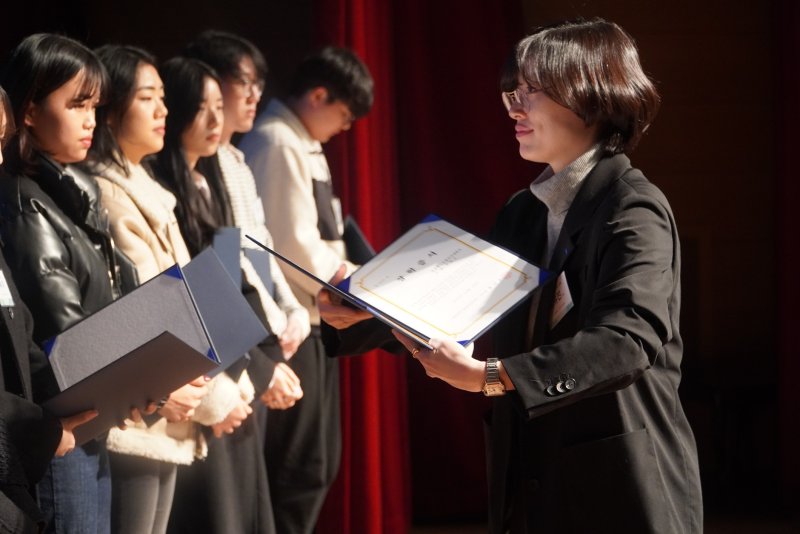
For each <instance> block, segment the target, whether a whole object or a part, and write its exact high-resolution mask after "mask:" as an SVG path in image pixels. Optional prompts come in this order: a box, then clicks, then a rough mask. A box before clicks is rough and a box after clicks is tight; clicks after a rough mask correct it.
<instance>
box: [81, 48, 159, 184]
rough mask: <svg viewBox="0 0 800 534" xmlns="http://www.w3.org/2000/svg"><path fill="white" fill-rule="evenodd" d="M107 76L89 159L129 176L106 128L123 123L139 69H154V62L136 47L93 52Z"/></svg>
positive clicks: (112, 136) (101, 49)
mask: <svg viewBox="0 0 800 534" xmlns="http://www.w3.org/2000/svg"><path fill="white" fill-rule="evenodd" d="M95 53H96V54H97V57H98V58H100V61H101V62H102V63H103V65H104V66H105V68H106V72H107V73H108V82H109V90H108V94H107V97H106V99H105V102H104V103H103V105H102V106H100V107H98V108H97V117H96V118H97V126H96V127H95V130H94V139H93V140H92V147H91V148H90V149H89V159H91V160H92V161H94V162H97V163H104V164H112V165H116V166H117V167H119V168H120V169H121V170H122V171H123V172H124V173H125V174H128V165H127V164H126V162H125V156H124V155H123V154H122V150H121V149H120V148H119V144H118V143H117V139H116V136H115V135H114V132H113V131H112V129H111V125H110V124H109V121H110V120H113V121H114V123H115V124H117V125H119V124H121V123H122V117H123V116H124V115H125V112H127V111H128V108H129V107H130V105H131V101H132V100H133V97H134V95H135V93H136V74H137V72H138V70H139V66H140V65H143V64H144V65H152V66H153V67H156V59H155V57H153V56H152V55H151V54H150V53H149V52H146V51H145V50H142V49H141V48H136V47H135V46H120V45H105V46H101V47H100V48H98V49H97V50H95Z"/></svg>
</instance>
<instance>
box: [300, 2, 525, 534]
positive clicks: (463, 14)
mask: <svg viewBox="0 0 800 534" xmlns="http://www.w3.org/2000/svg"><path fill="white" fill-rule="evenodd" d="M313 16H314V21H315V40H316V41H317V42H318V43H319V44H327V43H333V44H339V45H344V46H348V47H350V48H352V49H354V50H355V51H356V52H357V53H358V54H359V55H360V56H361V57H362V58H364V60H365V62H366V64H367V65H368V66H369V68H370V70H371V72H372V74H373V77H374V78H375V105H374V108H373V110H372V112H371V113H370V114H369V115H368V116H367V117H366V118H365V119H363V120H360V121H357V122H356V124H355V125H354V128H353V132H351V133H350V134H349V135H341V136H338V137H336V138H334V139H333V140H332V141H331V142H330V143H329V144H328V145H327V146H326V153H327V155H328V157H329V159H330V161H331V167H332V172H333V175H334V181H335V182H336V185H337V188H338V191H339V193H340V195H341V196H342V201H343V205H344V208H345V212H348V213H352V214H354V215H355V217H356V219H357V220H358V221H359V223H360V224H361V226H362V228H363V229H364V231H365V233H366V235H367V236H368V238H370V239H371V240H372V242H373V243H374V244H375V245H376V248H378V249H380V248H382V247H383V246H385V245H387V244H388V243H389V242H391V241H392V240H393V239H394V238H396V237H397V236H398V235H399V234H400V232H401V231H402V230H405V229H407V228H408V227H410V226H411V225H413V224H414V223H415V222H417V221H418V220H419V219H421V218H422V216H423V215H425V214H427V213H431V212H433V213H438V214H439V215H442V216H444V217H446V218H448V219H449V220H451V221H453V222H454V223H456V224H459V225H462V226H464V227H465V228H467V229H470V230H472V231H475V232H477V233H481V234H483V233H485V232H486V231H487V230H488V229H489V227H490V226H491V223H492V221H493V220H494V216H495V213H496V212H497V210H498V209H499V208H500V207H501V206H502V204H503V203H504V202H505V201H506V199H507V198H508V197H509V196H510V195H511V194H512V193H513V192H514V191H516V190H518V189H520V188H522V187H525V186H526V185H527V184H528V183H529V182H530V179H531V177H532V176H534V175H535V173H536V172H537V169H536V168H535V167H534V166H532V165H530V164H525V163H524V162H522V160H521V159H520V158H519V155H518V152H517V150H518V148H517V143H516V141H515V138H514V129H513V122H512V121H511V120H510V119H509V118H508V116H507V115H506V113H505V111H504V110H503V107H502V104H501V102H500V95H499V89H498V74H499V71H500V68H501V66H502V63H503V61H504V59H505V57H506V55H507V54H508V52H509V51H510V49H511V46H512V44H513V43H514V42H515V41H516V40H518V39H519V38H520V37H521V36H522V33H523V30H522V13H521V7H520V3H519V2H518V1H517V0H501V1H497V2H476V3H469V4H465V3H463V2H453V1H437V2H430V1H425V0H404V1H397V2H391V1H389V0H316V2H315V6H314V13H313ZM487 346H488V345H487V344H483V345H481V346H480V347H479V348H478V349H477V350H478V351H480V354H481V355H483V356H486V354H487V352H486V350H487V349H486V347H487ZM406 362H407V366H408V370H409V375H408V380H409V395H408V398H409V401H408V402H409V403H410V413H409V412H408V410H409V408H407V401H406ZM342 363H343V365H342V414H343V438H344V453H343V458H342V468H341V471H340V475H339V479H338V481H337V483H336V484H335V486H334V487H333V488H332V490H331V493H330V495H329V497H328V501H327V502H326V506H325V509H324V510H323V513H322V516H321V518H320V522H319V531H320V532H398V533H399V532H407V530H408V527H409V523H410V515H409V514H410V511H411V505H410V493H413V495H414V513H415V516H416V517H419V518H421V519H434V520H435V519H440V520H444V519H447V520H453V519H454V518H471V517H478V518H484V517H485V513H486V512H485V510H486V499H485V492H486V489H485V465H484V448H483V436H482V429H481V415H482V413H483V411H484V410H485V409H486V407H487V404H486V402H485V399H483V398H482V397H481V396H480V395H475V394H467V393H463V392H459V391H456V390H454V389H452V388H450V387H449V386H446V385H445V384H443V383H442V382H439V381H434V380H431V379H429V378H427V377H426V376H425V375H424V372H423V371H422V370H421V367H420V366H419V365H418V364H417V363H416V362H414V361H413V360H411V359H409V358H404V357H392V356H389V355H386V354H378V353H376V354H370V355H368V356H366V357H363V358H362V357H358V358H351V359H348V360H344V361H343V362H342ZM409 417H410V419H409ZM409 427H410V428H409ZM409 447H410V448H411V451H412V459H413V460H412V467H413V471H411V472H412V473H413V476H410V471H409V459H408V456H409ZM411 479H413V488H412V489H411V491H410V490H409V488H410V484H411V482H410V480H411Z"/></svg>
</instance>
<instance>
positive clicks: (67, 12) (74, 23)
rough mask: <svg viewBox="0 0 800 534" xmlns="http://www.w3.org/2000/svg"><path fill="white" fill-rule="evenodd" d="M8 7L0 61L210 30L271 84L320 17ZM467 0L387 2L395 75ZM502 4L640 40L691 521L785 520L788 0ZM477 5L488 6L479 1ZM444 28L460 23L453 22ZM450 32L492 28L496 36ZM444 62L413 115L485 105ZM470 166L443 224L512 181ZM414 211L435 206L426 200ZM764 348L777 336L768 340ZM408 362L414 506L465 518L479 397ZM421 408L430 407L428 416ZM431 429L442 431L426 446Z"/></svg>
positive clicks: (215, 8) (179, 39)
mask: <svg viewBox="0 0 800 534" xmlns="http://www.w3.org/2000/svg"><path fill="white" fill-rule="evenodd" d="M9 4H10V2H4V3H3V6H2V8H0V21H2V24H1V25H0V26H2V30H0V31H1V32H2V33H0V56H2V57H5V56H6V55H7V53H8V51H9V50H10V49H11V48H12V47H13V46H14V45H15V44H16V43H17V42H18V41H19V40H20V39H21V38H22V37H24V36H25V35H27V34H29V33H33V32H36V31H60V32H63V33H66V34H68V35H70V36H73V37H76V38H78V39H80V40H82V41H84V42H85V43H87V44H88V45H89V46H97V45H100V44H104V43H110V42H118V43H128V44H137V45H140V46H143V47H145V48H148V49H149V50H151V51H152V52H154V53H155V54H157V55H158V56H159V57H160V58H162V59H166V58H168V57H170V56H171V55H173V54H175V53H176V52H177V51H178V50H179V48H180V46H181V45H182V44H183V43H185V42H186V41H187V40H188V39H189V38H191V37H192V36H194V35H195V34H196V33H197V32H199V31H200V30H202V29H206V28H209V27H213V28H219V29H227V30H231V31H235V32H237V33H239V34H241V35H243V36H245V37H247V38H249V39H251V40H252V41H253V42H254V43H256V44H257V45H258V46H260V47H261V49H262V50H263V51H264V52H265V54H266V56H267V59H268V61H269V63H270V67H271V70H272V74H273V76H274V79H273V82H274V84H273V87H276V86H277V84H278V83H279V82H280V80H282V79H285V77H286V75H287V74H288V73H289V72H290V71H291V68H292V66H293V65H294V64H295V63H296V62H297V61H298V60H299V58H300V57H302V55H303V54H304V53H305V52H306V51H307V50H308V49H309V48H310V47H311V46H312V43H314V41H315V36H314V35H312V27H313V26H314V24H315V23H316V24H320V21H316V22H315V21H314V14H315V11H314V6H315V2H314V1H312V0H284V1H277V0H273V1H262V2H259V3H253V2H249V1H246V0H225V1H224V2H223V1H220V0H217V1H215V2H212V1H210V0H197V1H193V2H188V1H185V0H181V1H168V2H166V1H165V2H156V1H153V0H141V1H138V2H109V1H100V0H87V1H82V2H79V1H74V0H73V1H61V2H45V1H42V0H33V1H28V2H14V5H13V6H10V5H9ZM410 4H419V3H415V2H411V3H410ZM468 4H469V3H468V2H455V1H447V2H434V3H431V4H430V7H424V8H421V9H418V11H415V12H413V13H411V12H409V11H407V9H410V8H408V7H406V6H405V4H404V3H402V2H396V3H395V4H394V11H395V14H394V16H395V18H396V23H397V28H396V30H398V34H397V35H395V37H394V38H395V42H396V47H397V48H398V50H399V51H398V52H397V59H398V73H399V74H402V75H403V76H405V77H408V76H414V69H413V68H412V67H409V65H413V62H411V61H410V60H409V58H408V57H404V56H403V53H402V49H403V48H402V47H403V46H404V44H407V42H408V40H412V41H413V40H417V39H422V38H426V39H430V40H431V41H430V42H429V43H428V42H426V44H429V45H430V46H431V47H436V49H437V50H439V51H448V53H449V54H453V53H457V50H458V49H459V46H457V45H458V42H456V43H455V44H454V43H453V42H452V41H447V40H446V37H447V36H448V35H450V36H452V35H453V34H454V32H453V31H452V28H451V29H450V31H444V30H443V31H442V32H441V34H442V36H441V41H438V42H437V41H436V39H433V38H431V37H430V36H431V35H432V34H435V33H436V31H435V28H433V29H431V28H426V25H428V26H430V25H431V24H432V23H431V22H430V21H433V20H435V21H437V22H436V23H437V24H441V25H442V27H444V26H446V25H447V22H446V21H447V20H448V18H447V11H448V10H452V13H457V12H458V11H459V10H464V9H467V8H468ZM509 4H515V5H516V8H515V9H512V10H511V11H508V12H506V13H504V15H507V16H506V17H505V19H504V18H503V17H494V18H492V19H491V20H492V23H493V24H499V23H498V21H499V20H507V24H506V26H505V29H504V31H509V30H508V28H509V27H512V28H513V31H512V33H516V32H519V34H518V35H512V39H511V42H513V40H516V38H518V37H520V36H521V35H522V32H523V31H524V29H525V28H528V29H530V28H533V27H534V26H536V25H539V24H542V23H546V22H550V21H552V20H556V19H559V18H563V17H572V16H576V15H582V16H585V17H589V16H595V15H600V16H603V17H604V18H607V19H610V20H614V21H616V22H618V23H620V24H621V25H622V26H623V27H624V28H626V29H627V30H628V31H629V32H630V33H631V34H632V35H633V36H634V37H635V38H636V40H637V42H638V43H639V46H640V52H641V56H642V62H643V64H644V66H645V69H646V71H647V72H648V73H649V74H650V75H651V76H652V77H653V78H654V79H655V81H656V82H657V85H658V87H659V89H660V91H661V93H662V96H663V105H662V108H661V111H660V114H659V117H658V118H657V120H656V121H655V123H654V125H653V127H652V128H651V131H650V132H649V133H648V134H647V136H646V138H645V139H644V141H643V142H642V144H641V146H640V148H639V149H638V150H637V151H636V152H634V153H633V154H632V160H633V163H634V164H635V165H636V166H638V167H640V168H642V169H643V170H644V171H645V173H646V174H647V176H648V177H649V178H650V179H651V180H652V181H653V182H655V183H656V184H658V185H659V186H660V187H661V188H662V189H663V190H664V191H665V192H666V194H667V196H668V198H669V199H670V201H671V203H672V206H673V208H674V211H675V214H676V217H677V221H678V225H679V230H680V234H681V239H682V246H683V260H684V262H683V314H682V332H683V335H684V339H685V344H686V350H685V362H684V367H683V368H684V380H683V385H682V388H681V394H682V397H683V401H684V406H685V408H686V411H687V413H688V415H689V417H690V420H691V422H692V424H693V428H694V430H695V433H696V435H697V440H698V447H699V450H700V459H701V469H702V477H703V485H704V492H705V499H706V509H707V513H708V514H709V515H712V516H713V515H736V516H772V517H786V516H790V515H791V514H792V510H794V509H796V506H795V505H796V504H797V501H796V499H795V498H796V495H797V494H796V493H793V491H796V489H797V487H798V483H797V479H796V478H795V479H794V482H792V481H791V480H789V481H787V477H786V473H787V472H788V473H794V475H798V472H797V462H796V461H793V460H792V459H793V458H795V457H796V451H795V450H792V449H791V448H792V446H793V445H794V444H796V441H794V439H796V438H793V437H792V435H793V430H796V429H797V415H795V414H796V412H797V411H798V408H800V406H798V405H797V402H798V395H797V394H796V393H794V394H792V393H791V391H792V390H793V389H794V388H795V386H793V380H792V378H791V376H790V375H787V374H786V372H787V370H791V369H794V370H797V367H798V366H797V363H796V358H797V350H796V349H794V348H793V347H794V345H795V344H794V343H793V342H792V340H793V339H794V331H793V330H794V329H795V328H796V327H797V326H800V325H796V324H795V325H792V324H791V323H790V319H789V318H788V317H789V314H793V316H795V317H796V312H794V311H793V310H794V309H796V305H795V304H794V303H795V302H796V301H791V295H794V296H795V297H797V291H796V289H797V282H796V281H795V280H796V278H797V277H796V276H795V275H792V273H796V267H797V253H796V252H793V251H794V245H793V244H792V243H794V242H795V241H794V239H795V238H794V233H793V232H794V230H795V229H796V227H797V225H796V223H794V220H793V219H794V218H793V217H792V211H791V210H792V209H793V208H792V206H793V204H794V202H793V199H792V198H791V197H789V196H788V195H790V194H791V193H796V192H797V186H796V185H792V184H793V183H794V182H796V180H794V179H793V178H791V177H792V176H794V175H796V172H794V171H793V166H792V163H793V161H794V155H793V147H794V144H793V139H794V138H796V136H794V135H793V134H794V124H796V120H797V119H798V116H797V106H796V105H794V106H787V105H786V104H787V102H790V101H791V100H792V99H794V98H796V97H797V93H796V92H792V91H791V89H792V88H793V89H795V90H797V89H798V84H797V74H792V72H794V71H791V70H789V69H788V67H787V65H793V66H794V67H798V66H800V65H798V57H797V56H798V52H797V50H796V49H795V50H791V49H787V48H786V46H796V45H797V38H796V28H797V27H798V23H800V16H798V9H797V8H796V7H795V6H794V5H793V2H791V0H785V1H782V0H771V1H759V0H748V1H744V2H724V1H722V0H706V1H700V2H697V1H690V0H673V1H671V2H663V1H659V0H636V1H633V0H624V1H623V0H616V1H615V0H586V1H559V0H523V1H520V2H498V5H502V6H505V7H503V8H502V9H507V8H508V5H509ZM422 5H424V3H422ZM476 5H477V4H476ZM480 5H481V6H482V9H487V7H486V6H487V5H491V4H487V5H484V2H481V3H480ZM434 6H436V7H434ZM498 9H500V8H498ZM510 15H515V17H516V18H514V19H513V20H512V19H511V18H510ZM450 18H451V19H452V20H456V21H457V20H460V19H458V17H456V16H455V15H453V16H451V17H450ZM487 20H488V19H487ZM323 23H324V22H323ZM487 24H488V22H487ZM467 30H469V31H472V32H475V33H477V34H481V33H489V34H491V33H492V32H493V31H495V28H494V27H489V26H486V27H474V28H473V27H467ZM465 33H467V34H468V33H469V32H465ZM426 36H427V37H426ZM459 38H460V39H464V38H465V37H464V35H459ZM505 38H506V36H504V39H505ZM448 46H450V47H452V48H448ZM503 46H505V43H503ZM491 52H492V53H493V54H494V53H495V51H491ZM448 53H444V52H442V53H440V54H438V55H437V54H431V56H430V57H428V58H425V59H426V60H427V61H428V62H431V61H433V62H435V64H434V67H435V68H439V69H440V70H441V76H440V78H439V79H432V80H431V83H430V84H429V94H430V95H431V96H430V98H431V99H433V100H432V101H437V102H439V104H440V105H438V106H435V107H434V106H432V108H431V109H426V110H425V111H426V112H428V113H431V114H442V113H444V114H447V113H452V114H456V113H460V114H462V115H463V114H467V115H468V114H469V113H470V108H469V106H470V105H474V106H479V105H480V106H486V105H494V104H497V106H498V109H499V98H498V99H497V100H498V102H493V103H488V104H487V103H486V102H485V100H486V98H487V95H486V93H487V92H488V91H493V90H494V89H492V88H489V89H485V90H484V88H480V89H474V88H473V87H472V86H471V85H470V83H469V82H470V80H471V79H475V78H477V77H480V78H481V79H490V80H493V79H494V77H495V76H496V73H497V69H494V70H491V69H488V67H486V65H488V64H489V63H491V62H487V61H485V59H486V58H484V57H482V58H481V61H480V65H481V66H482V67H481V70H480V72H469V73H468V74H469V76H465V72H463V71H460V72H449V71H448ZM486 53H488V52H486ZM450 57H452V55H450ZM494 57H495V56H494V55H492V56H491V59H492V61H494ZM420 59H422V58H420ZM498 67H499V64H498ZM426 68H430V65H428V66H427V67H426ZM399 83H402V82H399ZM792 83H793V85H791V84H792ZM492 84H494V81H492ZM481 87H483V86H481ZM471 91H476V93H472V92H471ZM462 94H466V95H468V96H469V97H470V98H464V102H465V103H462V104H461V105H460V106H459V107H458V109H451V108H448V107H447V106H448V103H452V102H454V101H458V98H459V97H458V96H457V95H462ZM404 96H405V95H403V94H398V97H397V102H396V109H397V114H398V117H399V120H398V122H399V123H400V127H401V128H402V127H404V126H403V124H404V123H403V121H404V120H406V121H411V119H410V118H409V117H412V115H411V114H417V113H418V112H419V111H420V110H419V109H418V108H414V109H409V107H408V100H407V99H405V98H404ZM416 96H418V95H416ZM473 96H474V98H471V97H473ZM436 99H439V100H436ZM500 113H502V111H500ZM792 113H793V114H792ZM454 116H455V115H454ZM462 118H463V117H462ZM467 119H468V117H467ZM454 123H456V124H462V123H461V122H458V121H454ZM463 124H469V121H468V120H466V121H465V122H463ZM481 126H483V125H481ZM488 128H489V129H488V130H485V131H483V132H482V134H483V137H482V138H481V139H479V140H478V142H476V143H475V145H468V148H469V150H468V152H469V153H471V154H474V153H475V151H476V150H479V148H480V146H481V143H484V144H485V143H500V144H503V148H501V150H507V153H508V157H509V158H515V157H516V153H515V149H514V141H513V137H512V136H511V135H510V134H509V132H508V130H507V129H501V128H498V129H491V128H494V125H493V124H492V125H488ZM778 132H781V133H778ZM457 133H458V132H453V131H449V132H448V131H443V132H437V134H436V135H442V136H443V135H454V134H457ZM419 135H422V133H421V132H419ZM436 135H433V136H431V141H430V142H431V143H433V145H432V146H431V147H430V150H431V153H435V152H436V151H437V150H439V147H438V146H437V145H436V144H435V143H436ZM506 135H508V136H509V137H508V138H506V137H504V136H506ZM787 135H791V136H792V139H789V138H787V137H786V136H787ZM404 139H406V138H404V137H403V136H402V135H400V136H399V140H398V143H399V147H398V159H399V163H398V165H399V167H400V169H401V173H400V176H401V179H402V178H403V177H405V176H411V175H412V173H413V169H409V168H408V165H409V164H408V163H407V162H412V161H415V158H418V157H419V152H418V151H417V152H413V153H412V152H410V150H411V148H410V145H408V144H404ZM404 151H405V152H404ZM476 161H477V160H476ZM404 162H405V163H404ZM481 165H483V166H481ZM472 167H473V171H474V172H473V173H472V174H469V173H468V174H466V175H464V176H458V177H451V178H448V177H444V178H443V184H445V185H446V187H445V186H444V185H443V186H442V187H441V188H440V189H439V193H437V194H438V195H440V197H441V195H445V194H447V195H450V194H454V195H457V196H459V198H460V199H461V200H463V204H464V205H465V206H467V208H466V209H464V211H461V212H455V211H454V212H453V213H452V214H449V215H451V217H452V218H453V219H454V222H457V223H460V224H464V225H465V226H467V227H469V228H470V229H473V230H475V231H485V230H487V229H488V226H489V224H490V223H491V219H492V215H493V213H494V212H495V211H496V209H497V207H499V204H500V203H501V202H502V199H504V198H505V197H507V196H508V194H510V193H511V192H512V191H513V189H508V190H500V191H496V190H494V189H493V188H492V187H487V185H489V186H491V185H492V182H491V181H489V182H488V184H487V181H484V179H483V178H482V177H483V176H489V177H491V175H492V166H491V162H489V163H486V162H483V163H481V164H479V163H477V162H476V163H475V165H473V166H472ZM514 172H515V173H517V174H516V175H515V176H513V177H512V180H513V181H514V183H516V184H517V185H516V187H517V188H519V187H524V185H525V183H527V181H529V180H530V179H531V178H532V177H533V176H534V175H535V172H536V168H535V167H533V166H524V165H518V166H517V167H516V168H515V171H514ZM404 173H405V174H404ZM465 176H466V177H465ZM448 180H449V181H448ZM459 186H461V187H459ZM405 191H406V192H408V189H406V190H405ZM442 191H446V192H442ZM440 197H439V198H440ZM429 201H430V203H435V202H436V201H437V197H436V196H435V195H434V196H432V197H431V198H429ZM401 207H402V208H403V212H402V213H401V218H402V224H403V225H404V227H407V226H408V225H409V224H411V222H413V221H414V220H416V219H417V218H418V215H419V213H418V212H419V211H422V210H423V209H424V208H423V207H421V206H420V204H419V203H414V199H413V198H405V199H404V203H403V204H402V206H401ZM444 215H448V214H444ZM779 274H782V276H779ZM792 291H794V293H792ZM787 295H789V297H788V298H789V299H790V300H789V302H788V303H787ZM780 335H782V336H783V337H780ZM779 339H783V344H782V345H780V346H779V343H778V340H779ZM787 362H790V363H789V364H787ZM792 362H794V363H792ZM409 367H410V370H409V373H410V375H409V384H410V395H409V397H410V399H411V401H410V412H411V413H410V421H411V423H410V433H411V443H412V448H411V451H412V473H413V475H414V476H413V478H412V495H413V496H414V510H415V514H416V515H417V516H418V517H419V518H420V519H421V520H428V521H444V520H451V519H454V518H455V519H458V518H470V517H482V516H483V515H484V514H485V509H484V508H482V507H483V502H484V499H483V497H484V496H483V491H484V490H483V489H482V487H481V483H482V469H483V465H482V463H481V462H482V460H481V459H480V458H481V455H482V443H481V427H480V418H479V416H480V413H481V411H482V410H483V409H484V407H485V404H484V403H483V402H482V400H481V399H476V398H475V397H474V396H467V395H464V394H461V393H458V392H453V391H450V390H448V389H447V388H446V387H445V386H443V385H442V384H439V383H436V382H431V381H430V380H428V379H426V378H425V377H424V375H422V374H420V371H419V369H418V368H416V367H415V366H409ZM781 386H782V387H783V389H780V387H781ZM787 392H788V393H787ZM430 398H435V399H437V404H436V406H435V407H432V406H431V405H430V404H429V403H426V401H425V399H430ZM780 398H782V402H779V399H780ZM431 410H435V411H436V413H434V414H433V415H431ZM448 411H452V412H456V411H461V412H465V413H466V414H467V416H468V417H467V418H466V419H462V420H459V422H458V423H453V425H451V426H448V425H447V423H442V418H441V417H440V416H441V413H442V412H448ZM793 425H794V426H793ZM431 431H434V432H437V434H435V435H436V436H449V439H438V438H437V439H433V440H432V439H431V434H430V432H431ZM454 443H455V444H457V446H458V448H459V454H458V455H456V456H454V455H453V454H450V452H451V449H452V447H453V444H454ZM787 466H794V471H791V470H790V471H787ZM436 496H444V497H445V498H444V501H443V502H441V501H440V502H435V501H432V500H431V499H433V498H435V497H436ZM793 499H795V500H793Z"/></svg>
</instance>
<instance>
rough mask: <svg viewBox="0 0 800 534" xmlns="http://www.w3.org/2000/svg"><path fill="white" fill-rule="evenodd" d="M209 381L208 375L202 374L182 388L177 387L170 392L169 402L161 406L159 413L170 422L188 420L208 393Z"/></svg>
mask: <svg viewBox="0 0 800 534" xmlns="http://www.w3.org/2000/svg"><path fill="white" fill-rule="evenodd" d="M208 381H209V378H208V377H205V376H200V377H198V378H195V379H194V380H192V381H191V382H189V383H188V384H186V385H185V386H183V387H182V388H180V389H176V390H175V391H173V392H172V393H170V394H169V398H168V399H167V402H166V403H165V404H164V406H162V407H161V408H159V410H158V413H159V414H161V415H162V416H163V417H164V418H165V419H166V420H167V421H169V422H170V423H178V422H180V421H188V420H189V419H191V418H192V416H193V415H194V410H195V408H197V407H198V406H200V401H201V400H202V399H203V397H205V396H206V393H208V385H207V383H208Z"/></svg>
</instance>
